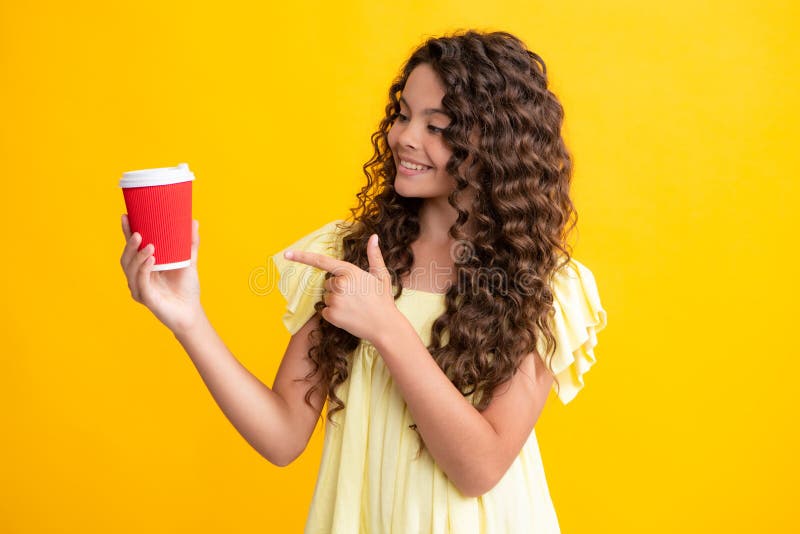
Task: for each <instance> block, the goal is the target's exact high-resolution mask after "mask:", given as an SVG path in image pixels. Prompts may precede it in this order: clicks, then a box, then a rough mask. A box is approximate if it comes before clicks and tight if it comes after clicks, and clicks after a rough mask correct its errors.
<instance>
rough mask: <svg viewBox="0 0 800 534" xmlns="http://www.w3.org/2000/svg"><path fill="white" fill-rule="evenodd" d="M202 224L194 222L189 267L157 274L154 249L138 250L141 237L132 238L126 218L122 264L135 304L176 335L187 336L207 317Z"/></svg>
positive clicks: (123, 217)
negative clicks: (200, 266)
mask: <svg viewBox="0 0 800 534" xmlns="http://www.w3.org/2000/svg"><path fill="white" fill-rule="evenodd" d="M199 225H200V223H199V222H198V221H197V220H196V219H193V220H192V256H191V263H190V265H189V266H188V267H183V268H181V269H172V270H167V271H153V264H154V262H155V259H154V257H153V252H154V250H153V245H152V244H148V246H147V247H145V248H143V249H142V250H138V248H139V244H140V243H141V235H139V233H138V232H134V233H133V234H131V230H130V225H129V223H128V216H127V214H126V215H123V216H122V233H123V234H124V235H125V240H126V244H125V248H124V250H123V251H122V258H121V259H120V264H121V265H122V270H123V271H124V272H125V277H126V278H127V279H128V289H130V290H131V296H132V297H133V300H135V301H136V302H139V303H141V304H143V305H144V306H145V307H147V308H148V309H149V310H150V311H151V312H153V314H154V315H155V316H156V317H157V318H158V320H159V321H161V322H162V323H164V325H166V327H167V328H169V329H170V330H172V332H173V333H175V334H178V333H180V332H185V331H186V330H188V329H189V328H191V327H192V326H193V325H195V324H197V323H198V321H199V320H200V319H202V317H203V315H204V311H203V308H202V306H201V305H200V280H199V277H198V275H197V249H198V246H199V244H200V233H199V229H198V228H199Z"/></svg>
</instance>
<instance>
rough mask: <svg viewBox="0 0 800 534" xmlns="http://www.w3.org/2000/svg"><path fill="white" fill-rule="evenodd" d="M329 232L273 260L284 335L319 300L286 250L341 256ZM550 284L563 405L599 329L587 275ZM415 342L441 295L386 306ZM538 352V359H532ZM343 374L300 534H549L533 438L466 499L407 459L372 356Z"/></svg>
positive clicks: (307, 272)
mask: <svg viewBox="0 0 800 534" xmlns="http://www.w3.org/2000/svg"><path fill="white" fill-rule="evenodd" d="M339 222H342V221H341V220H336V221H331V222H329V223H328V224H326V225H324V226H322V227H321V228H318V229H317V230H314V231H313V232H311V233H309V234H308V235H305V236H303V237H302V238H300V239H299V240H297V241H296V242H294V243H293V244H291V245H289V246H288V247H286V248H284V249H282V250H281V251H280V252H278V253H276V254H275V255H273V256H272V259H273V261H274V262H275V264H276V266H277V268H278V271H279V273H280V280H279V284H278V287H279V290H280V292H281V294H282V295H283V296H284V297H285V298H286V301H287V306H286V312H285V314H284V315H283V318H282V320H283V323H284V325H285V326H286V328H287V329H288V330H289V332H290V333H291V334H294V333H295V332H297V331H298V330H299V329H300V328H301V327H302V326H303V325H304V324H305V323H306V321H308V319H309V318H310V317H311V316H312V315H313V314H314V303H316V302H317V301H318V300H320V299H321V297H322V291H323V287H322V284H323V282H324V279H325V273H324V271H322V270H320V269H316V268H314V267H310V266H307V265H305V264H301V263H297V262H292V261H290V260H287V259H285V258H284V257H283V252H284V251H285V250H287V249H294V250H308V251H312V252H318V253H322V254H326V255H329V256H333V257H336V258H341V257H342V250H341V240H340V238H341V234H340V231H339V230H337V227H336V224H337V223H339ZM562 271H563V272H561V273H560V274H559V276H558V277H557V279H556V283H555V285H554V286H553V287H554V294H555V311H556V314H555V319H554V322H555V324H554V334H555V336H556V339H557V340H558V348H557V351H556V355H555V357H554V359H553V370H554V371H555V372H556V376H557V377H558V380H559V382H560V383H561V389H560V391H559V393H558V396H559V398H560V400H561V402H563V403H564V404H566V403H567V402H569V401H570V400H572V398H573V397H575V395H576V394H577V393H578V391H579V390H580V389H581V388H582V387H583V378H582V375H583V374H584V373H586V371H588V370H589V368H590V367H591V366H592V365H593V364H594V363H595V357H594V354H593V347H594V346H595V345H596V344H597V337H596V333H597V332H599V331H600V330H602V329H603V328H605V326H606V312H605V310H603V308H602V306H601V304H600V298H599V295H598V291H597V287H596V285H595V280H594V276H593V275H592V273H591V271H589V269H587V268H586V267H585V266H584V265H583V264H581V263H580V262H578V261H577V260H574V259H573V260H572V262H571V263H570V264H569V265H568V268H565V269H563V270H562ZM395 303H396V305H397V307H398V309H399V310H400V312H401V313H403V314H404V315H405V316H406V317H407V318H408V320H409V321H410V322H411V323H412V324H413V325H414V327H415V329H416V330H417V332H418V333H419V335H420V337H421V338H422V340H423V341H424V342H425V344H426V345H427V344H428V343H429V342H430V329H431V325H432V324H433V321H434V320H435V319H436V318H437V317H438V316H439V315H441V314H442V313H443V312H444V310H445V307H444V296H443V295H442V294H439V293H430V292H425V291H419V290H409V289H404V290H403V293H402V295H401V296H400V297H399V298H398V299H397V300H396V301H395ZM539 352H540V353H543V350H540V351H539ZM350 365H351V367H350V374H349V377H348V379H347V380H346V381H345V382H343V383H342V384H341V385H340V386H339V389H338V390H337V395H338V396H339V398H340V399H342V401H344V403H345V408H344V410H341V411H339V412H336V413H335V414H334V415H333V418H334V420H335V421H336V422H337V423H338V425H337V426H333V425H331V424H330V422H328V421H327V419H326V420H325V438H324V444H323V452H322V459H321V462H320V468H319V475H318V478H317V483H316V486H315V490H314V495H313V498H312V502H311V507H310V510H309V514H308V518H307V521H306V527H305V532H306V534H366V533H369V534H382V533H394V534H412V533H414V534H416V533H431V534H443V533H451V532H452V533H457V534H473V533H474V534H478V533H480V534H516V533H526V534H528V533H529V534H554V533H559V532H560V529H559V524H558V518H557V516H556V512H555V509H554V507H553V503H552V501H551V499H550V493H549V490H548V486H547V481H546V479H545V473H544V469H543V466H542V459H541V455H540V453H539V446H538V443H537V440H536V432H535V430H534V431H533V432H531V435H530V437H529V438H528V441H527V442H526V443H525V445H524V446H523V448H522V450H521V452H520V454H519V456H518V457H517V459H516V460H514V462H513V464H512V465H511V467H510V468H509V469H508V471H507V472H506V474H505V475H504V476H503V478H502V479H501V480H500V482H499V483H498V484H497V485H496V486H495V487H494V488H492V489H491V490H490V491H489V492H487V493H485V494H484V495H482V496H480V497H465V496H464V495H463V494H461V492H460V491H459V490H458V489H457V488H456V487H455V486H454V485H453V484H452V483H451V482H450V481H449V480H448V478H447V476H446V475H445V474H444V472H443V471H442V470H441V469H440V468H439V467H438V466H437V465H436V463H434V461H433V458H432V457H431V456H430V454H429V453H428V451H427V450H424V451H423V453H422V455H421V456H420V457H419V458H415V457H416V454H417V450H418V449H417V448H418V441H417V440H418V436H417V433H416V432H415V431H414V430H413V429H411V428H409V425H411V424H413V421H412V419H411V418H410V415H409V412H408V408H407V407H406V404H405V402H404V400H403V399H402V398H401V396H400V394H399V392H398V389H397V387H396V386H395V385H394V383H393V381H392V377H391V375H390V374H389V372H388V370H387V368H386V367H385V365H384V364H383V360H382V359H381V356H380V354H378V352H377V350H376V349H375V347H374V346H373V345H372V344H371V343H369V342H368V341H365V340H362V341H361V343H360V344H359V346H358V347H357V348H356V349H355V351H354V352H353V354H352V359H351V360H350Z"/></svg>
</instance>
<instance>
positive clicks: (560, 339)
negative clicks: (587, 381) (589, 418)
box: [537, 258, 607, 404]
mask: <svg viewBox="0 0 800 534" xmlns="http://www.w3.org/2000/svg"><path fill="white" fill-rule="evenodd" d="M551 289H552V292H553V317H552V323H551V326H552V329H553V335H554V336H555V341H556V346H555V352H554V353H553V356H552V369H553V373H554V374H555V376H556V379H557V383H556V384H555V385H554V387H555V388H556V391H557V394H558V397H559V398H560V399H561V401H562V403H564V404H567V403H568V402H569V401H570V400H572V399H573V398H574V397H575V396H576V395H577V394H578V392H579V391H580V390H581V389H583V386H584V379H583V375H584V374H585V373H586V372H587V371H588V370H589V369H590V368H591V367H592V366H593V365H594V364H595V363H596V362H597V360H596V358H595V354H594V347H595V346H596V345H597V334H598V333H599V332H600V331H602V330H603V329H605V327H606V324H607V314H606V310H605V308H604V307H603V304H602V302H601V301H600V292H599V289H598V286H597V282H596V280H595V276H594V273H593V272H592V271H591V270H590V269H589V268H588V267H587V266H586V265H585V264H583V263H582V262H580V261H578V260H577V259H575V258H570V260H569V261H568V262H567V263H566V264H565V265H563V266H562V267H560V268H559V269H557V270H556V271H555V272H554V273H553V276H552V281H551ZM537 350H538V352H539V354H540V355H541V356H542V357H544V355H545V354H546V348H545V346H544V340H543V339H540V341H539V346H538V347H537Z"/></svg>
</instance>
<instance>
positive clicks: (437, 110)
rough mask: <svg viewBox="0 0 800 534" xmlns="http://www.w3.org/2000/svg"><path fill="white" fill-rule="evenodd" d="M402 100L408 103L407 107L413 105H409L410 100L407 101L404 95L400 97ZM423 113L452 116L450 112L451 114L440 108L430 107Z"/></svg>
mask: <svg viewBox="0 0 800 534" xmlns="http://www.w3.org/2000/svg"><path fill="white" fill-rule="evenodd" d="M400 102H402V103H403V104H405V105H406V107H408V108H410V107H411V106H409V105H408V102H406V99H405V98H403V97H402V96H401V97H400ZM423 113H424V114H425V115H433V114H434V113H441V114H442V115H444V116H445V117H447V118H448V119H449V118H450V114H449V113H447V112H446V111H445V110H443V109H439V108H428V109H426V110H425V111H423Z"/></svg>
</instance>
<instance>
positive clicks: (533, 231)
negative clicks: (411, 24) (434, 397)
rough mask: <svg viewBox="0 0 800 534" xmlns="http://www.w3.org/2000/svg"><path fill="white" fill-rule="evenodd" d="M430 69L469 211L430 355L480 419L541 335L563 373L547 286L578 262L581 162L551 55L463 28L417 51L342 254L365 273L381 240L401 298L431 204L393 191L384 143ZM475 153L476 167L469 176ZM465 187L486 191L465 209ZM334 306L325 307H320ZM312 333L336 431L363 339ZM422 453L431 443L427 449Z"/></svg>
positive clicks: (397, 85)
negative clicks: (574, 257) (575, 191)
mask: <svg viewBox="0 0 800 534" xmlns="http://www.w3.org/2000/svg"><path fill="white" fill-rule="evenodd" d="M422 63H426V64H428V65H430V66H431V67H432V68H433V70H434V71H435V72H436V73H437V74H438V76H439V78H440V80H441V82H442V84H443V86H444V88H445V95H444V97H443V98H442V106H443V107H444V108H445V110H446V111H447V112H448V113H449V114H450V116H451V123H450V125H449V126H448V127H447V128H446V129H445V130H444V131H443V136H444V139H445V142H446V143H447V145H448V146H449V147H450V148H451V149H452V156H451V158H450V159H449V161H448V162H447V165H446V171H447V173H448V174H450V175H451V176H453V177H454V178H455V182H456V187H455V189H454V190H453V191H452V193H451V194H450V195H449V197H448V198H449V202H450V204H451V205H452V206H453V207H454V208H455V209H456V210H457V213H458V217H457V220H456V222H455V224H454V225H453V226H452V227H451V228H450V236H451V237H453V238H454V240H455V241H456V242H457V243H458V244H459V250H460V251H461V252H460V253H458V254H456V255H455V257H453V258H452V259H453V260H454V267H455V271H456V277H457V283H454V284H452V285H451V286H450V287H449V289H448V291H447V293H446V294H445V297H444V299H445V307H446V311H445V312H444V313H443V314H442V315H441V316H440V317H438V318H437V319H436V320H435V321H434V323H433V325H432V328H431V339H430V344H429V345H428V350H429V351H430V353H431V355H432V356H433V358H434V360H435V361H436V363H437V364H438V365H439V367H440V368H441V369H442V371H443V372H444V373H445V374H446V376H447V377H448V378H449V379H450V380H451V381H452V383H453V384H454V385H455V386H456V387H457V388H458V390H459V391H461V393H462V394H463V395H464V396H465V397H467V398H468V399H469V400H470V402H471V403H472V404H473V406H475V408H476V409H478V410H479V411H483V410H484V409H485V408H486V407H487V406H488V405H489V403H490V401H491V399H492V396H493V393H494V390H495V388H496V387H497V386H498V385H500V384H502V383H503V382H505V381H507V380H509V379H510V378H511V377H512V376H513V375H514V373H515V372H516V371H517V369H518V367H519V365H520V363H521V362H522V360H523V359H524V357H525V356H526V355H528V354H530V353H531V352H533V351H535V350H536V348H537V340H538V339H539V338H540V337H542V338H543V339H544V344H545V345H544V346H545V347H546V354H544V355H543V356H544V361H545V364H546V366H547V368H548V371H549V372H550V373H551V374H554V373H553V371H552V365H551V360H552V357H553V354H554V351H555V343H556V341H555V336H554V334H553V332H552V329H551V324H550V320H551V318H552V316H553V313H554V308H553V294H552V290H551V287H550V284H551V282H552V277H553V276H554V274H555V272H556V271H557V270H558V269H560V268H561V267H562V266H565V265H566V264H567V263H569V260H570V256H571V246H570V245H569V244H567V236H568V234H569V232H570V231H571V230H572V228H573V227H574V226H575V225H576V223H577V213H576V212H575V209H574V206H573V204H572V201H571V199H570V196H569V190H570V182H571V175H572V161H571V156H570V153H569V152H568V150H567V148H566V146H565V143H564V140H563V139H562V137H561V128H562V123H563V119H564V110H563V108H562V106H561V104H560V103H559V101H558V99H557V98H556V96H555V95H554V94H553V93H552V92H551V91H550V90H548V87H547V86H548V79H547V70H546V68H545V64H544V61H543V60H542V58H541V57H539V56H538V55H537V54H535V53H533V52H531V51H529V50H528V49H527V48H526V46H525V45H524V44H523V43H522V41H520V39H518V38H517V37H515V36H514V35H512V34H510V33H507V32H491V33H481V32H478V31H475V30H469V31H459V32H455V33H452V34H449V35H445V36H441V37H436V38H430V39H428V40H426V41H425V42H424V43H423V44H422V45H420V46H419V47H418V48H417V49H416V50H415V51H414V52H413V53H412V54H411V56H410V58H409V59H408V60H407V61H406V63H405V64H404V65H403V67H402V69H401V72H400V74H399V75H398V76H397V77H396V79H395V80H394V82H393V83H392V85H391V87H390V88H389V102H388V104H387V105H386V108H385V109H386V112H385V116H384V117H383V119H382V120H381V121H380V125H379V127H378V130H377V131H376V132H375V133H373V134H372V136H371V141H372V145H373V148H374V155H373V156H372V158H371V159H370V160H369V161H368V162H367V163H365V164H364V166H363V171H364V174H365V175H366V177H367V183H366V185H365V186H364V187H363V188H362V189H361V191H360V192H359V193H358V195H357V198H358V206H356V207H355V208H352V209H350V212H351V216H350V217H348V219H347V220H346V221H345V223H344V225H340V227H339V229H340V230H345V231H344V232H343V234H342V235H343V237H342V241H341V246H342V248H341V250H342V252H343V257H342V259H343V260H344V261H347V262H350V263H353V264H355V265H357V266H359V267H360V268H362V269H364V270H367V269H368V266H369V261H368V259H367V255H366V250H367V246H366V245H367V240H368V239H369V237H370V235H371V234H373V233H377V234H378V236H379V238H380V243H381V251H382V253H383V257H384V261H385V263H386V266H387V267H388V269H389V271H390V273H391V276H392V283H393V284H394V285H395V286H396V287H397V291H396V293H395V294H394V297H395V299H396V298H398V297H399V296H400V294H401V291H402V287H401V283H400V278H401V277H402V276H403V275H405V274H407V273H409V272H410V270H411V267H412V265H413V261H414V255H413V253H412V250H411V244H412V243H413V242H414V241H415V240H416V239H417V237H418V236H419V233H420V224H419V208H420V206H421V205H422V201H423V199H420V198H409V197H403V196H400V195H398V194H397V193H396V192H395V189H394V181H395V175H396V168H395V162H394V158H393V155H392V152H391V149H390V147H389V144H388V137H387V136H388V133H389V130H390V128H391V127H392V125H393V123H394V121H395V119H396V118H397V116H398V113H399V112H400V105H399V97H400V96H401V93H402V91H403V88H404V87H405V84H406V80H407V79H408V76H409V74H410V73H411V71H412V70H413V69H414V68H415V67H416V66H418V65H420V64H422ZM471 132H477V133H478V134H479V135H478V140H477V142H475V139H474V137H473V139H472V141H470V134H471ZM470 157H471V158H472V160H471V164H470V165H464V167H467V168H466V169H462V164H463V163H464V162H465V161H467V160H468V158H470ZM468 186H472V188H473V189H474V190H475V196H474V199H473V203H472V205H471V207H470V209H469V210H464V209H461V208H460V207H459V202H458V200H459V195H460V194H461V192H462V191H463V190H464V189H465V188H467V187H468ZM470 217H472V218H473V220H474V224H475V225H476V226H475V228H477V231H476V232H474V233H472V234H471V235H468V234H467V233H466V232H465V230H464V226H465V225H466V223H467V221H468V220H469V219H470ZM451 256H452V254H451ZM559 260H562V261H560V262H559ZM487 273H492V274H491V275H490V276H487ZM497 273H499V274H500V276H495V275H496V274H497ZM330 276H331V274H330V273H328V274H326V278H328V277H330ZM323 307H324V303H323V302H322V301H320V302H318V303H317V304H316V306H315V310H316V312H317V313H319V312H320V311H321V310H322V308H323ZM311 336H312V348H311V349H310V351H309V358H310V359H311V361H312V362H313V364H312V371H311V372H310V373H309V374H308V375H307V376H306V377H305V380H306V381H307V382H311V378H313V377H314V376H317V380H316V383H314V384H313V385H312V387H311V388H310V389H309V390H308V392H307V394H306V397H305V398H306V402H307V403H308V404H309V405H311V401H310V398H311V396H312V393H313V392H314V391H316V390H317V389H318V388H319V387H321V386H322V387H324V388H325V389H323V391H324V390H327V392H328V393H327V394H328V400H329V406H328V419H329V420H330V421H331V422H332V423H333V424H335V422H334V421H333V418H332V416H333V414H334V413H336V412H337V411H339V410H342V409H344V407H345V406H344V403H343V402H342V400H341V399H340V398H339V397H338V396H337V395H336V388H337V386H339V385H340V384H342V383H343V382H344V381H345V380H347V378H348V356H349V355H350V354H351V353H352V352H353V351H354V350H355V349H356V348H357V347H358V345H359V343H360V342H361V340H360V339H358V338H357V337H355V336H353V335H352V334H350V333H349V332H347V331H346V330H343V329H340V328H338V327H336V326H334V325H333V324H331V323H328V322H327V321H325V320H324V319H322V317H321V316H320V324H319V327H318V328H317V329H316V330H315V331H314V332H312V334H311ZM556 387H560V386H559V384H558V381H557V380H556ZM413 427H414V425H412V428H413ZM420 438H421V436H420ZM423 448H424V443H422V441H421V439H420V449H419V451H420V453H421V451H422V450H423Z"/></svg>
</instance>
